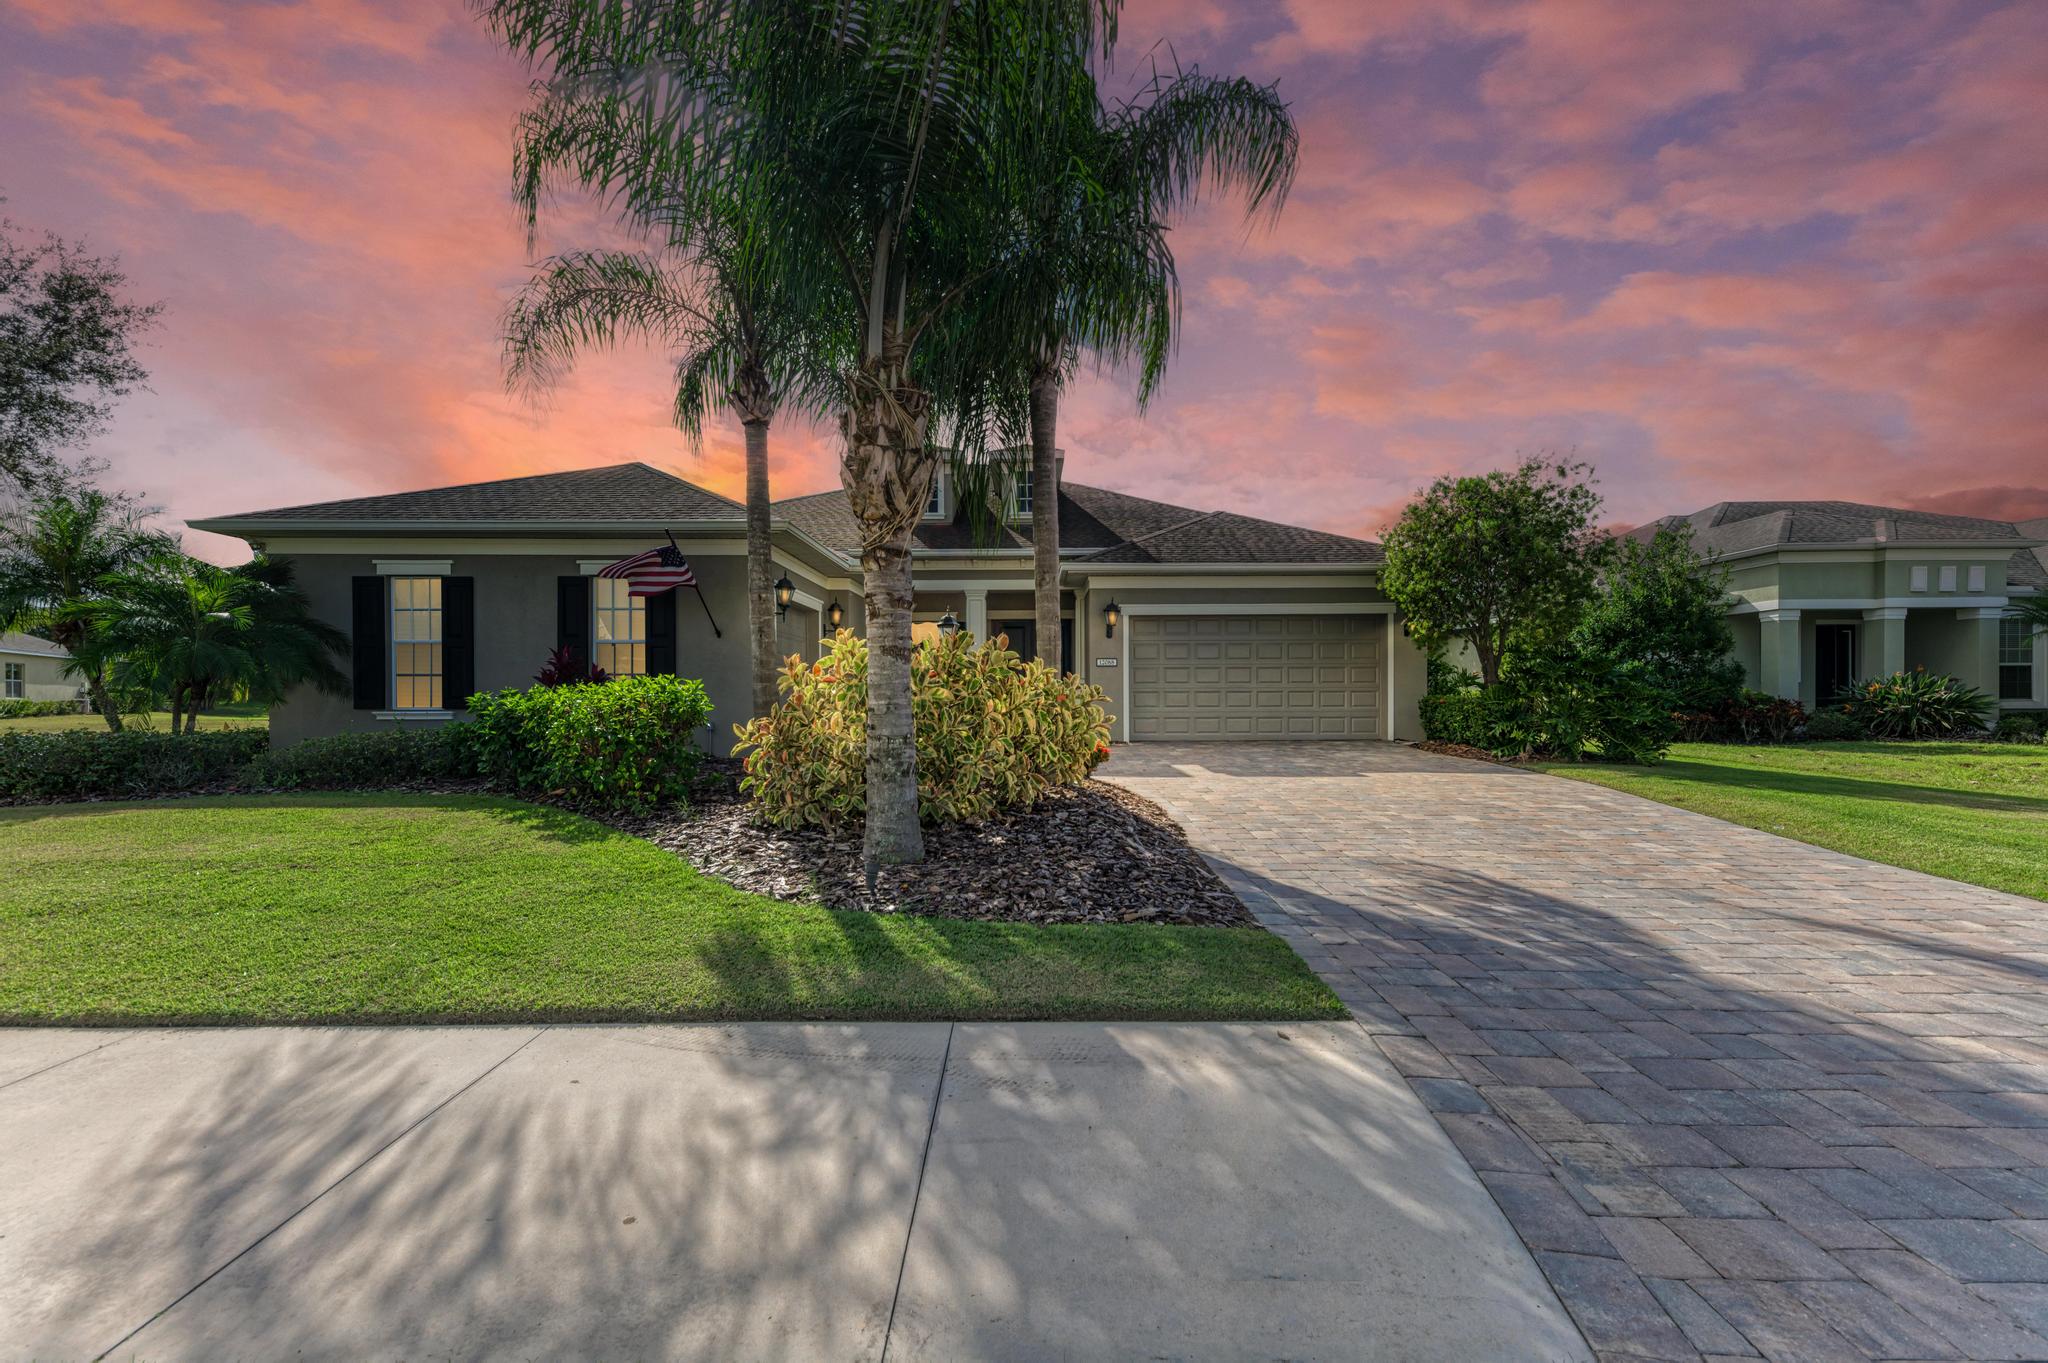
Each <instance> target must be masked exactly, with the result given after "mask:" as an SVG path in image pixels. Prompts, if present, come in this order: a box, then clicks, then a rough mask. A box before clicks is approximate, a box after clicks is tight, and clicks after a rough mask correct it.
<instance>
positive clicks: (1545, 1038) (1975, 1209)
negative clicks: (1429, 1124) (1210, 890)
mask: <svg viewBox="0 0 2048 1363" xmlns="http://www.w3.org/2000/svg"><path fill="white" fill-rule="evenodd" d="M1102 775H1104V776H1106V777H1107V778H1108V779H1110V780H1114V781H1117V782H1119V783H1121V784H1123V785H1125V786H1127V787H1128V788H1129V789H1131V790H1133V791H1135V792H1137V793H1138V794H1141V795H1144V796H1146V797H1148V798H1150V799H1152V800H1155V801H1157V802H1158V803H1160V804H1161V805H1164V806H1165V807H1166V808H1167V809H1168V810H1169V811H1171V812H1172V814H1173V815H1174V816H1175V817H1176V818H1177V819H1179V820H1180V821H1181V823H1182V824H1183V826H1185V827H1186V828H1187V830H1188V833H1189V836H1190V837H1191V838H1192V839H1193V841H1194V842H1195V843H1196V844H1197V845H1198V846H1199V847H1200V848H1201V849H1202V850H1203V851H1204V853H1205V854H1207V855H1208V857H1209V858H1210V860H1211V861H1212V862H1213V863H1214V864H1215V865H1216V867H1217V869H1218V870H1219V871H1220V872H1221V873H1222V875H1223V876H1224V878H1225V879H1226V880H1228V881H1229V882H1230V883H1231V884H1232V885H1233V886H1234V887H1235V888H1236V889H1237V890H1238V891H1239V893H1240V894H1242V895H1243V896H1244V898H1245V900H1246V902H1247V903H1249V904H1250V905H1251V906H1252V908H1253V910H1254V911H1255V912H1257V913H1258V914H1259V916H1260V918H1261V919H1262V921H1264V922H1265V923H1266V924H1267V925H1268V926H1270V927H1271V928H1273V929H1274V930H1275V931H1277V932H1281V933H1284V934H1286V935H1287V936H1288V937H1289V938H1290V939H1291V940H1292V941H1293V942H1294V943H1295V944H1296V946H1297V947H1298V949H1299V950H1300V951H1301V952H1302V954H1303V955H1304V956H1305V957H1306V958H1307V959H1308V961H1309V962H1310V964H1312V965H1313V966H1314V967H1315V968H1316V969H1317V970H1319V971H1320V972H1321V973H1322V975H1323V977H1324V978H1325V979H1327V980H1329V981H1330V983H1331V984H1332V985H1333V986H1334V987H1335V988H1336V989H1337V991H1338V993H1339V994H1340V995H1342V996H1343V997H1344V999H1345V1001H1346V1002H1347V1003H1349V1004H1350V1005H1351V1008H1352V1010H1353V1012H1354V1013H1355V1014H1356V1016H1358V1017H1359V1018H1360V1019H1361V1020H1362V1021H1363V1022H1364V1024H1365V1026H1366V1027H1367V1029H1368V1030H1369V1031H1371V1032H1372V1033H1374V1035H1375V1039H1376V1042H1377V1044H1378V1046H1379V1048H1380V1049H1381V1050H1382V1051H1383V1052H1384V1053H1385V1055H1386V1057H1387V1058H1388V1059H1389V1060H1390V1061H1392V1062H1393V1063H1394V1064H1395V1065H1396V1066H1398V1067H1399V1068H1400V1070H1401V1072H1402V1073H1403V1074H1404V1075H1406V1076H1407V1078H1408V1082H1409V1085H1410V1086H1411V1087H1412V1088H1413V1090H1414V1091H1415V1093H1416V1094H1417V1095H1418V1096H1419V1097H1421V1098H1422V1099H1423V1100H1424V1101H1425V1102H1426V1103H1428V1104H1429V1106H1430V1107H1431V1108H1432V1109H1434V1110H1435V1112H1436V1113H1437V1119H1438V1121H1439V1122H1441V1123H1442V1125H1443V1128H1444V1130H1445V1131H1446V1132H1448V1133H1449V1134H1450V1136H1451V1138H1452V1139H1453V1140H1455V1141H1456V1142H1457V1144H1458V1147H1459V1149H1461V1150H1462V1151H1463V1152H1464V1153H1465V1156H1466V1158H1467V1159H1468V1160H1469V1161H1470V1162H1471V1164H1472V1166H1473V1168H1474V1169H1476V1170H1478V1171H1479V1172H1480V1176H1481V1177H1482V1178H1483V1179H1484V1180H1485V1182H1486V1184H1487V1186H1488V1188H1489V1189H1491V1190H1492V1192H1493V1195H1494V1197H1495V1199H1496V1200H1497V1201H1498V1202H1499V1204H1500V1206H1501V1207H1502V1209H1503V1210H1504V1211H1505V1212H1506V1214H1507V1216H1508V1217H1509V1219H1510V1220H1512V1221H1513V1223H1514V1225H1515V1227H1516V1229H1517V1230H1518V1231H1519V1232H1520V1233H1521V1236H1522V1239H1523V1240H1524V1242H1525V1243H1526V1244H1527V1245H1528V1247H1529V1248H1530V1250H1531V1251H1532V1252H1533V1253H1534V1255H1535V1258H1536V1260H1537V1262H1538V1263H1539V1264H1541V1265H1542V1267H1543V1270H1544V1272H1545V1273H1546V1274H1547V1275H1548V1277H1549V1279H1550V1281H1551V1283H1552V1284H1553V1286H1555V1287H1556V1289H1557V1291H1558V1294H1559V1295H1560V1296H1561V1297H1562V1298H1563V1300H1564V1302H1565V1305H1566V1306H1567V1308H1569V1310H1570V1311H1571V1313H1572V1315H1573V1317H1574V1318H1575V1319H1576V1320H1577V1322H1578V1324H1579V1325H1580V1327H1581V1328H1582V1329H1583V1331H1584V1332H1585V1335H1586V1337H1587V1339H1588V1340H1589V1341H1590V1342H1591V1344H1592V1345H1593V1347H1594V1348H1595V1349H1596V1350H1598V1351H1600V1352H1601V1356H1602V1357H1603V1358H1614V1359H1621V1358H1637V1357H1641V1358H1654V1359H1697V1358H1699V1357H1701V1356H1702V1355H1714V1356H1719V1355H1732V1356H1740V1357H1755V1356H1757V1355H1759V1354H1761V1355H1762V1356H1764V1357H1767V1358H1770V1359H1775V1360H1799V1361H1800V1363H1816V1361H1820V1360H1835V1359H1845V1360H1860V1359H1954V1358H1981V1359H2019V1358H2025V1359H2039V1358H2048V905H2043V904H2040V903H2036V902H2035V901H2033V900H2028V899H2020V898H2016V897H2013V896H2010V895H2003V894H1998V893H1996V892H1994V891H1990V890H1980V889H1977V888H1974V887H1972V886H1968V885H1960V884H1957V883H1955V882H1952V881H1946V880H1939V879H1936V878H1934V877H1931V876H1925V875H1921V874H1918V873H1916V872H1912V871H1903V870H1897V869H1894V868H1891V867H1886V866H1878V865H1873V864H1872V863H1869V862H1865V861H1860V860H1858V859H1856V858H1854V857H1848V856H1842V855H1839V854H1837V853H1833V852H1828V851H1824V850H1821V849H1819V848H1815V847H1810V846H1807V845H1805V844H1803V843H1796V842H1791V841H1788V840H1786V839H1783V838H1777V837H1773V836H1771V835H1769V834H1767V833H1760V832H1754V831H1751V830H1749V829H1744V828H1738V827H1735V826H1733V825H1730V824H1726V823H1722V822H1720V821H1718V820H1715V819H1710V818H1707V817H1705V816H1703V815H1698V814H1692V813H1688V812H1686V811H1683V810H1677V809H1671V808H1668V807H1666V806H1663V805H1658V804H1654V803H1651V802H1649V801H1646V800H1641V799H1637V798H1635V797H1633V796H1629V795H1623V794H1621V793H1619V792H1615V791H1610V790H1605V789H1602V788H1600V787H1597V786H1592V785H1588V784H1584V783H1580V782H1575V781H1565V780H1560V779H1557V778H1554V777H1548V776H1543V775H1539V774H1536V773H1533V772H1527V771H1521V770H1517V769H1514V768H1507V767H1499V766H1492V765H1488V764H1484V763H1475V762H1467V761H1461V760H1458V759H1453V758H1444V757H1437V756H1432V755H1429V754H1425V753H1421V752H1417V751H1416V750H1414V749H1412V748H1408V747H1404V746H1397V745H1389V744H1376V743H1367V744H1308V745H1283V744H1261V745H1243V746H1239V745H1214V744H1212V745H1185V746H1167V745H1152V744H1140V745H1135V746H1131V747H1123V748H1119V749H1118V750H1117V752H1116V754H1115V756H1114V758H1113V759H1112V760H1111V761H1110V763H1109V764H1108V765H1107V767H1105V768H1104V770H1103V772H1102Z"/></svg>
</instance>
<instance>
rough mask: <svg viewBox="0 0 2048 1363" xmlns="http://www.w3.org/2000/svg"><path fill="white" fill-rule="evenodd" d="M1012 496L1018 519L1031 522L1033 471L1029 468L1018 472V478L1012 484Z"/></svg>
mask: <svg viewBox="0 0 2048 1363" xmlns="http://www.w3.org/2000/svg"><path fill="white" fill-rule="evenodd" d="M1010 496H1011V497H1012V499H1014V501H1015V503H1016V507H1017V519H1018V520H1020V521H1028V520H1030V519H1031V470H1030V468H1029V467H1028V466H1027V467H1025V468H1022V469H1019V470H1018V471H1017V476H1016V478H1015V479H1013V480H1012V481H1011V484H1010Z"/></svg>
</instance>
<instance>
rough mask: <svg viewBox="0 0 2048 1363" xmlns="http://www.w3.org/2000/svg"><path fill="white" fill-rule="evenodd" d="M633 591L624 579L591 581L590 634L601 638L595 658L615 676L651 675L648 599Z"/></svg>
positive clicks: (596, 661)
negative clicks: (648, 650) (648, 654)
mask: <svg viewBox="0 0 2048 1363" xmlns="http://www.w3.org/2000/svg"><path fill="white" fill-rule="evenodd" d="M632 590H633V584H632V583H630V582H628V581H626V580H625V579H624V578H617V577H594V578H592V579H591V580H590V609H591V615H592V621H591V626H592V628H591V635H590V637H591V638H592V639H594V640H596V641H597V656H596V657H595V658H593V659H592V661H593V662H595V663H596V664H597V665H598V666H599V667H601V668H603V669H604V670H605V671H607V672H609V673H611V674H612V675H613V676H614V677H642V676H645V675H647V598H646V597H644V596H634V595H633V594H632Z"/></svg>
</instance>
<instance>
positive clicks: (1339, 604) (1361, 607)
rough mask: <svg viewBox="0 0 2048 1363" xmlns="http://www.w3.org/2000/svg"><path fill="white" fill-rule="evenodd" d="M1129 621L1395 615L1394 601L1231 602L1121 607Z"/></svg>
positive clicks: (1164, 603)
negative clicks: (1158, 617)
mask: <svg viewBox="0 0 2048 1363" xmlns="http://www.w3.org/2000/svg"><path fill="white" fill-rule="evenodd" d="M1119 609H1121V610H1122V612H1123V614H1124V615H1125V616H1126V617H1129V616H1133V615H1392V614H1393V613H1394V603H1393V602H1391V601H1261V602H1248V603H1246V604H1244V605H1231V604H1229V603H1227V602H1203V601H1152V602H1144V601H1141V602H1136V603H1134V604H1132V605H1129V606H1120V607H1119Z"/></svg>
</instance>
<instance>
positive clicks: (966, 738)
mask: <svg viewBox="0 0 2048 1363" xmlns="http://www.w3.org/2000/svg"><path fill="white" fill-rule="evenodd" d="M867 676H868V646H867V641H866V640H864V639H858V638H855V637H854V636H853V634H852V633H851V631H848V630H841V631H840V632H839V634H838V636H837V637H836V638H834V639H833V640H832V641H831V642H830V643H829V644H827V645H826V647H825V654H824V656H823V657H822V658H820V659H819V660H818V661H817V662H815V663H805V662H803V661H802V660H801V659H796V658H792V659H791V660H790V661H789V663H788V665H787V667H786V668H785V669H784V671H783V675H782V676H781V678H779V679H778V683H777V684H778V686H779V687H780V689H781V692H782V700H781V702H780V703H779V704H777V705H776V707H775V708H774V709H773V710H771V711H770V712H769V713H768V714H766V715H764V716H761V717H758V718H756V719H754V720H752V721H751V722H749V723H747V724H744V725H736V726H735V727H734V733H735V734H736V735H737V736H738V738H739V744H738V746H737V747H736V748H735V751H745V752H746V775H745V776H744V777H743V778H742V779H741V781H740V788H741V789H742V790H744V791H745V792H746V793H747V794H748V796H750V797H751V798H752V799H753V801H754V805H755V808H756V809H757V810H758V811H759V812H760V814H761V817H762V818H764V819H766V820H768V822H770V823H773V824H777V825H780V826H782V827H785V828H789V827H796V826H798V825H801V824H836V823H841V822H844V821H846V820H850V819H855V818H859V817H860V816H861V815H862V814H863V813H864V812H865V811H866V791H865V766H866V762H867V725H866V720H867ZM1104 699H1105V697H1104V695H1103V693H1102V691H1101V690H1100V689H1099V688H1097V687H1094V686H1091V685H1089V684H1087V683H1086V682H1083V681H1081V680H1080V679H1079V678H1076V677H1073V676H1069V675H1067V674H1065V673H1062V672H1060V671H1059V670H1058V669H1056V668H1051V667H1047V666H1046V665H1045V664H1043V663H1040V662H1037V661H1033V662H1028V663H1027V662H1025V661H1023V660H1022V659H1020V658H1019V657H1018V656H1017V655H1016V654H1015V653H1013V652H1011V651H1010V649H1009V647H1008V641H1007V640H1004V639H996V640H992V641H990V642H988V643H985V644H976V643H974V642H973V641H972V640H970V639H968V638H966V637H965V636H964V635H962V636H955V637H953V638H950V639H939V640H935V641H933V642H930V643H926V644H922V645H920V646H919V647H918V648H917V650H916V652H915V653H914V654H913V655H912V657H911V664H910V706H911V718H912V723H913V726H914V729H915V734H916V743H917V798H918V813H919V815H920V816H921V817H923V818H926V819H932V820H940V821H949V820H957V819H982V818H987V817H988V816H989V815H991V814H994V813H997V812H998V811H1001V810H1005V809H1015V808H1024V807H1028V806H1030V805H1033V804H1035V803H1037V801H1038V800H1039V798H1040V797H1041V796H1043V795H1044V793H1045V792H1046V791H1047V790H1049V789H1050V788H1052V787H1053V786H1056V785H1072V784H1075V783H1077V782H1079V781H1081V780H1083V779H1084V778H1085V777H1086V776H1087V775H1088V773H1089V772H1091V771H1093V770H1094V769H1095V767H1096V765H1097V764H1098V763H1100V762H1101V761H1102V759H1103V758H1105V757H1107V756H1108V755H1109V718H1108V715H1107V714H1106V713H1105V712H1104V710H1103V701H1104Z"/></svg>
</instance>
